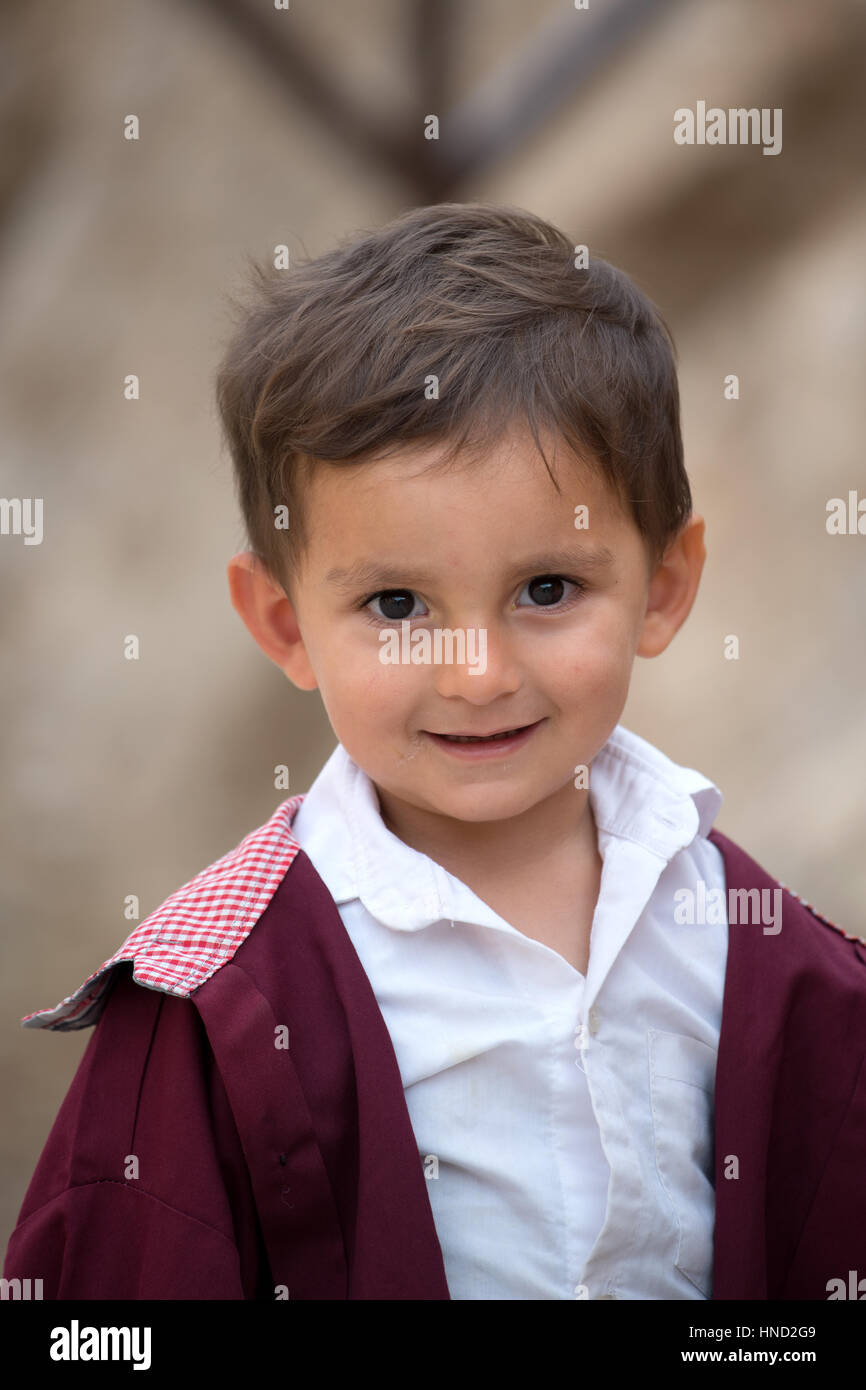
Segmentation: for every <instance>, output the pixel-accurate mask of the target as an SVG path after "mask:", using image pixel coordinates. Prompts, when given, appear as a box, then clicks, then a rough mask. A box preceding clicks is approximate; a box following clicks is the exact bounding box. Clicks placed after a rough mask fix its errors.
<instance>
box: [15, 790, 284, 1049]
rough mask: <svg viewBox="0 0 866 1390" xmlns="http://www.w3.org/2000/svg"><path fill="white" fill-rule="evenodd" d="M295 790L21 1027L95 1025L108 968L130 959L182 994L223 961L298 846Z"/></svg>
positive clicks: (137, 969)
mask: <svg viewBox="0 0 866 1390" xmlns="http://www.w3.org/2000/svg"><path fill="white" fill-rule="evenodd" d="M303 799H304V798H303V796H302V795H301V796H290V797H289V798H288V800H287V801H284V802H282V803H281V805H279V806H278V807H277V809H276V811H275V812H274V814H273V815H272V816H271V818H270V820H268V821H266V822H265V824H264V825H260V826H259V827H258V829H257V830H253V831H251V832H250V834H249V835H247V836H246V837H245V838H244V839H243V840H241V842H240V844H238V845H236V846H235V848H234V849H233V850H230V851H229V853H228V854H224V855H223V857H222V859H217V860H215V861H214V863H213V864H209V865H208V867H207V868H206V869H202V871H201V873H198V874H196V876H195V878H192V879H190V881H189V882H188V883H185V884H184V885H183V886H182V887H181V888H178V889H177V890H176V892H174V893H172V894H171V896H170V897H168V898H166V900H165V902H164V903H162V904H161V906H160V907H158V908H157V909H156V911H155V912H152V913H151V914H150V916H149V917H145V919H144V921H143V922H140V923H139V924H138V926H137V927H136V928H135V930H134V931H132V932H130V934H129V936H128V937H127V938H126V940H125V941H124V943H123V945H122V946H121V947H120V950H119V951H116V952H115V953H114V955H113V956H111V957H110V958H109V959H108V960H107V961H105V962H104V963H103V964H102V965H100V967H99V969H98V970H95V971H94V973H93V974H92V975H89V976H88V977H87V979H86V980H85V981H84V983H83V984H82V985H79V987H78V989H77V990H76V991H75V993H74V994H70V995H68V996H67V997H66V998H65V999H64V1000H63V1001H62V1002H61V1003H60V1004H58V1005H57V1007H56V1008H54V1009H40V1010H38V1011H37V1012H36V1013H32V1014H27V1015H26V1016H25V1017H24V1018H22V1020H21V1022H22V1024H23V1025H24V1027H25V1028H51V1029H58V1030H68V1029H73V1028H85V1027H87V1026H88V1024H91V1023H95V1022H96V1019H97V1017H98V1016H99V1014H100V1012H101V1010H102V1005H103V1003H104V999H103V995H104V993H105V990H106V988H107V986H108V983H109V980H110V971H111V968H112V966H114V965H118V964H119V963H120V961H125V960H131V961H132V962H133V972H132V975H133V979H134V980H137V982H138V983H139V984H140V985H146V986H147V987H148V988H150V989H159V990H163V991H164V992H165V993H166V994H178V995H181V996H186V995H189V994H191V993H192V991H193V990H195V989H198V987H199V985H203V984H204V982H205V980H208V979H210V977H211V975H212V974H213V973H214V971H215V970H219V968H220V966H221V965H225V964H226V962H227V961H230V960H231V958H232V956H233V955H234V953H235V951H236V950H237V949H238V947H239V946H240V945H241V943H242V942H243V941H245V940H246V938H247V937H248V936H249V934H250V932H251V931H252V929H253V927H254V926H255V924H256V922H257V921H258V920H259V918H260V917H261V915H262V913H263V912H264V910H265V908H266V907H267V905H268V903H269V902H270V900H271V898H272V897H273V896H274V893H275V892H276V891H277V888H278V887H279V885H280V883H281V882H282V880H283V879H284V877H285V875H286V871H287V870H288V868H289V866H290V864H291V863H292V861H293V859H294V858H295V856H296V854H297V853H298V850H299V849H300V848H301V846H300V845H299V844H298V841H297V840H296V839H294V837H293V836H292V832H291V825H292V821H293V819H294V817H295V813H296V812H297V810H298V808H299V806H300V805H301V802H302V801H303Z"/></svg>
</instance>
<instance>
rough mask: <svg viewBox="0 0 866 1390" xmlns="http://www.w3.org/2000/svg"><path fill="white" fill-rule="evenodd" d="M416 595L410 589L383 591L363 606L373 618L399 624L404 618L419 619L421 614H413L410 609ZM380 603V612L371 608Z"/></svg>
mask: <svg viewBox="0 0 866 1390" xmlns="http://www.w3.org/2000/svg"><path fill="white" fill-rule="evenodd" d="M415 598H416V595H415V594H413V593H412V590H411V589H383V590H382V591H381V593H378V594H374V595H373V597H372V598H370V599H368V600H367V602H366V603H365V604H364V607H365V608H369V609H370V610H371V612H372V614H373V616H374V617H377V618H385V619H386V620H387V621H388V622H391V623H399V622H402V621H403V619H404V618H420V617H421V616H422V614H420V613H413V612H412V607H413V604H414V603H415ZM376 603H381V604H382V608H381V610H379V609H376V608H373V607H372V605H373V604H376Z"/></svg>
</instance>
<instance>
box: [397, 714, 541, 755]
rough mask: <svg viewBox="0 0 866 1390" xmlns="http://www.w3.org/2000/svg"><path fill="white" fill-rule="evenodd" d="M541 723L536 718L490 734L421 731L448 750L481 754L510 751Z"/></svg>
mask: <svg viewBox="0 0 866 1390" xmlns="http://www.w3.org/2000/svg"><path fill="white" fill-rule="evenodd" d="M541 723H542V720H540V719H537V720H536V721H535V723H534V724H521V725H518V726H516V727H512V728H510V729H496V730H494V731H493V733H490V734H470V733H453V734H437V733H434V732H433V731H432V730H430V729H425V730H424V731H423V732H424V733H425V734H426V735H427V737H428V738H431V739H433V741H434V742H435V743H438V744H439V746H440V747H442V748H447V749H448V751H449V752H455V753H457V752H459V753H463V754H476V755H482V754H484V753H491V754H492V753H499V752H506V751H508V752H510V751H511V749H512V748H517V747H519V746H520V744H521V743H524V742H526V740H527V739H528V738H529V737H530V736H531V734H532V732H533V730H534V729H537V728H538V726H539V724H541Z"/></svg>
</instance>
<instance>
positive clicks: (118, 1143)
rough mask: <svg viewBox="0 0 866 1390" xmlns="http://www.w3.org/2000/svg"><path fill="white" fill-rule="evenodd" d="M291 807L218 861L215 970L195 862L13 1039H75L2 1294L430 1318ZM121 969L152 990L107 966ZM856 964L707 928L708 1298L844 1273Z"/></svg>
mask: <svg viewBox="0 0 866 1390" xmlns="http://www.w3.org/2000/svg"><path fill="white" fill-rule="evenodd" d="M300 800H301V798H292V799H291V801H289V802H286V803H284V806H283V808H281V810H282V812H283V819H282V820H281V821H279V823H278V824H277V815H278V814H279V813H275V816H274V818H272V821H271V822H269V823H268V826H269V827H271V831H270V834H271V838H270V839H269V840H268V841H267V842H266V848H267V854H268V855H270V858H267V856H264V857H263V851H262V843H263V841H262V838H261V832H256V833H257V834H258V835H259V839H258V840H257V841H256V851H257V854H256V856H253V855H252V851H249V852H248V853H247V859H246V860H243V859H241V860H238V858H237V855H238V854H240V851H241V850H242V849H243V845H246V844H247V841H244V842H243V844H242V846H240V847H239V848H238V849H237V850H236V851H233V852H232V855H230V856H226V857H225V859H224V860H221V861H219V864H220V865H225V866H226V867H225V869H224V871H223V879H222V880H221V881H222V883H223V885H225V884H229V886H231V885H232V884H233V883H234V884H236V885H237V893H240V891H241V889H242V888H243V889H247V890H248V891H247V897H246V899H245V900H244V902H243V903H242V905H241V909H238V910H237V913H236V905H234V906H232V908H231V912H230V914H229V915H230V916H233V917H234V920H233V921H232V922H231V926H230V929H229V930H226V929H225V920H224V918H220V922H221V923H222V926H221V927H220V928H219V931H218V932H217V933H216V935H217V936H219V935H220V932H221V933H222V937H223V938H224V940H223V942H222V947H221V948H220V947H215V946H214V941H215V934H214V932H215V929H214V926H213V915H214V913H215V912H216V908H215V907H214V906H213V900H214V890H213V887H212V885H213V883H214V882H215V881H217V879H215V877H214V872H213V866H211V867H210V868H209V870H206V871H203V874H202V875H199V876H198V877H197V879H195V880H193V881H192V884H191V885H187V886H186V887H185V889H184V890H178V893H177V894H175V895H173V897H172V898H170V899H168V900H167V902H166V904H163V906H162V908H161V909H159V910H158V913H157V914H153V916H152V918H148V919H146V921H145V922H144V923H142V925H141V927H140V928H138V929H136V932H134V933H133V935H132V937H131V938H130V942H132V945H131V946H130V944H129V943H126V949H125V950H124V948H121V952H119V953H118V955H117V956H116V957H114V958H112V962H108V963H106V966H104V967H102V968H101V970H100V971H99V972H97V973H96V975H94V976H91V977H90V979H89V981H87V982H85V985H82V986H81V987H80V989H79V990H78V991H76V994H75V995H73V996H69V999H68V1000H67V1001H65V1002H64V1005H62V1006H58V1008H57V1009H56V1010H54V1011H53V1012H52V1011H48V1010H46V1011H43V1014H44V1015H45V1016H46V1017H45V1019H44V1021H43V1019H41V1018H40V1016H39V1015H29V1016H28V1019H27V1020H25V1022H28V1023H29V1025H30V1026H46V1027H52V1028H59V1029H63V1028H70V1027H81V1026H86V1025H87V1024H88V1023H92V1022H93V1021H94V1020H95V1018H96V1017H97V1016H98V1017H99V1022H98V1026H97V1027H96V1029H95V1032H94V1034H93V1036H92V1038H91V1040H90V1043H89V1046H88V1048H87V1051H86V1052H85V1054H84V1056H83V1058H82V1060H81V1063H80V1065H79V1068H78V1071H77V1073H76V1075H75V1078H74V1080H73V1082H72V1085H71V1086H70V1089H69V1091H68V1093H67V1095H66V1098H65V1100H64V1102H63V1104H62V1106H61V1109H60V1111H59V1113H58V1116H57V1118H56V1120H55V1123H54V1126H53V1128H52V1130H51V1133H50V1135H49V1137H48V1140H47V1142H46V1145H45V1148H44V1150H43V1152H42V1155H41V1158H40V1160H39V1163H38V1166H37V1168H36V1171H35V1173H34V1176H33V1179H32V1181H31V1183H30V1186H29V1188H28V1191H27V1194H26V1197H25V1200H24V1204H23V1206H22V1209H21V1213H20V1216H19V1220H18V1225H17V1227H16V1229H15V1231H14V1233H13V1235H12V1238H11V1240H10V1243H9V1248H8V1252H7V1258H6V1262H5V1268H4V1275H5V1277H6V1278H7V1279H12V1278H20V1279H22V1280H23V1279H27V1278H29V1279H42V1280H43V1296H44V1297H45V1298H46V1299H78V1298H81V1299H96V1298H107V1299H118V1298H124V1299H152V1298H153V1299H256V1298H258V1299H268V1300H273V1299H274V1298H276V1297H289V1298H292V1299H347V1298H353V1299H356V1298H360V1299H447V1298H449V1291H448V1285H447V1282H446V1277H445V1268H444V1264H443V1259H442V1253H441V1249H440V1246H439V1241H438V1238H437V1234H436V1229H435V1226H434V1222H433V1215H432V1210H431V1206H430V1201H429V1197H428V1194H427V1189H426V1179H425V1177H424V1172H423V1167H422V1157H423V1155H421V1154H419V1151H418V1148H417V1145H416V1142H415V1137H414V1134H413V1131H412V1126H411V1122H410V1118H409V1112H408V1109H407V1106H406V1101H405V1097H404V1093H403V1087H402V1082H401V1078H400V1073H399V1068H398V1065H397V1059H396V1056H395V1053H394V1049H393V1045H392V1043H391V1038H390V1035H389V1033H388V1031H387V1028H386V1025H385V1022H384V1019H383V1017H382V1014H381V1011H380V1009H379V1006H378V1004H377V1002H376V998H375V996H374V994H373V991H372V988H371V985H370V982H369V980H368V979H367V976H366V974H365V973H364V970H363V968H362V966H361V963H360V961H359V959H358V956H357V954H356V952H355V949H354V946H353V945H352V942H351V939H350V938H349V936H348V934H347V932H346V930H345V928H344V926H343V923H342V920H341V918H340V915H339V912H338V911H337V908H336V905H335V904H334V902H333V899H332V898H331V896H330V893H329V892H328V890H327V888H326V887H325V885H324V883H323V882H322V880H321V878H320V877H319V875H318V873H317V872H316V870H315V869H314V867H313V865H312V862H311V861H310V859H309V858H308V857H307V855H306V854H304V852H303V851H302V850H300V849H299V846H298V844H297V841H293V840H292V838H291V829H290V827H291V817H292V815H293V814H294V809H295V808H296V806H297V805H299V804H300ZM275 825H276V829H274V828H273V827H274V826H275ZM266 828H267V827H266ZM251 838H252V837H248V841H249V840H251ZM709 838H710V839H711V840H712V842H713V843H714V844H716V845H717V847H718V848H719V850H720V851H721V853H722V855H723V857H724V861H725V873H726V879H727V887H728V890H729V891H730V890H731V889H737V888H746V889H749V888H758V889H769V890H771V891H772V890H773V889H776V888H780V887H782V885H780V884H779V883H777V882H776V881H775V880H774V879H772V878H771V877H770V876H769V875H768V874H766V873H765V872H764V870H763V869H762V868H761V867H760V866H759V865H758V864H757V863H756V862H755V861H754V860H753V859H751V858H750V857H749V856H748V855H747V854H746V853H745V852H744V851H743V850H742V849H740V848H739V847H738V846H737V845H735V844H734V843H733V842H732V841H731V840H729V839H728V838H727V837H726V836H725V835H723V834H721V833H720V832H718V831H716V830H713V831H711V832H710V836H709ZM274 844H276V846H277V848H276V849H274ZM266 858H267V862H265V859H266ZM251 864H252V865H253V866H254V867H253V868H252V869H251V868H250V865H251ZM239 866H240V867H239ZM241 871H243V872H241ZM208 874H210V878H207V877H206V875H208ZM250 883H252V888H250ZM263 884H264V895H265V898H266V899H267V901H266V903H265V905H264V907H263V908H262V905H261V900H260V899H259V900H258V901H256V900H255V893H256V891H261V890H262V885H263ZM195 885H198V888H197V895H198V896H197V897H196V898H195V899H194V901H196V902H199V903H200V902H201V901H202V895H203V894H204V892H205V888H207V894H208V896H207V906H208V911H209V912H210V914H211V916H210V918H207V923H208V924H209V928H208V931H207V932H206V933H205V936H206V940H205V941H204V942H203V941H202V933H201V932H199V934H198V935H195V934H193V936H187V937H185V936H184V931H185V930H186V928H184V927H183V926H175V927H174V929H167V926H166V924H167V923H169V924H171V923H172V922H173V918H172V916H171V912H170V907H171V905H172V904H173V903H175V904H176V902H177V900H178V899H179V898H180V895H181V894H182V893H184V892H186V893H187V895H188V899H187V900H192V899H189V893H190V891H191V889H192V888H193V887H194V886H195ZM251 899H253V905H252V907H250V906H249V904H250V900H251ZM219 902H220V904H221V905H222V906H224V903H223V900H222V899H219ZM244 908H246V910H247V911H246V917H244V915H243V909H244ZM154 920H156V923H157V925H156V927H155V928H151V929H149V931H148V930H143V929H145V928H147V927H148V923H151V922H152V921H154ZM202 920H203V921H204V920H205V918H202ZM239 924H240V928H241V932H240V936H237V935H235V936H233V935H232V932H233V931H234V932H237V929H238V927H239ZM184 942H185V943H186V944H185V945H184ZM136 943H138V945H136ZM142 943H143V944H142ZM178 943H180V945H178ZM226 943H227V944H226ZM184 951H186V952H187V954H184ZM196 952H198V953H199V956H198V957H196ZM133 958H134V961H135V977H136V979H139V978H141V977H144V979H145V981H146V983H148V984H149V986H150V987H142V985H141V984H140V983H136V982H135V980H134V979H133V975H132V971H131V970H130V968H129V965H128V964H124V963H123V962H124V961H125V960H128V959H133ZM191 960H193V964H194V965H195V964H196V962H197V970H196V968H193V966H191V965H190V961H191ZM202 961H204V964H202ZM864 967H866V943H864V942H863V941H862V940H861V939H860V938H859V937H856V936H852V935H850V934H849V933H847V932H844V931H843V930H842V929H841V928H839V927H836V926H834V925H833V924H832V923H829V922H827V921H826V919H824V918H822V917H820V916H819V915H818V914H817V913H815V912H814V911H813V910H812V909H810V908H809V907H808V905H806V904H804V903H802V901H801V900H800V899H798V898H797V897H796V896H795V895H793V894H792V893H790V892H789V891H788V890H787V889H785V890H784V892H783V899H782V929H781V932H779V933H778V935H772V934H765V933H764V932H763V930H762V927H761V926H760V925H731V926H730V927H729V947H728V959H727V968H726V975H725V990H724V1002H723V1011H722V1021H721V1033H720V1037H719V1047H718V1061H717V1071H716V1084H715V1169H716V1172H715V1186H716V1210H715V1251H714V1281H713V1298H715V1299H826V1298H827V1297H828V1291H827V1285H828V1281H829V1280H831V1279H834V1278H841V1279H843V1280H845V1281H846V1282H847V1281H848V1274H849V1270H858V1271H859V1272H860V1275H861V1276H862V1275H866V969H864ZM155 980H156V981H160V983H154V981H155ZM202 980H203V982H201V981H202ZM284 1026H285V1027H287V1028H288V1029H289V1046H288V1047H285V1046H282V1045H278V1043H280V1041H281V1040H282V1041H284V1040H285V1035H284V1032H283V1031H282V1030H283V1028H284ZM731 1155H734V1156H736V1160H737V1163H738V1169H739V1175H738V1176H737V1177H735V1178H734V1177H726V1176H725V1174H726V1171H727V1172H731V1170H732V1167H733V1165H732V1164H731V1162H730V1156H731ZM131 1156H134V1158H135V1159H137V1165H138V1166H137V1176H132V1175H131V1174H132V1172H133V1169H132V1166H131V1164H130V1157H131ZM503 1258H508V1252H507V1251H503Z"/></svg>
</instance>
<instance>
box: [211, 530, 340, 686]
mask: <svg viewBox="0 0 866 1390" xmlns="http://www.w3.org/2000/svg"><path fill="white" fill-rule="evenodd" d="M226 574H227V576H228V581H229V594H230V595H231V600H232V607H233V608H234V610H235V612H236V613H238V614H240V617H241V618H242V619H243V622H244V625H245V626H246V628H247V629H248V630H249V632H251V633H252V635H253V637H254V638H255V640H256V642H257V643H258V645H259V646H260V647H261V649H262V651H263V652H264V654H265V656H267V657H270V659H271V661H273V663H274V665H275V666H279V668H280V670H281V671H282V672H283V674H284V675H286V676H287V677H288V679H289V680H290V681H291V682H292V684H293V685H296V686H297V687H298V689H299V690H315V689H316V687H317V686H318V681H317V680H316V675H315V672H314V671H313V668H312V666H311V665H310V659H309V657H308V656H307V649H306V647H305V646H304V639H303V637H302V636H301V629H300V627H299V626H298V620H297V617H296V615H295V610H294V607H293V606H292V604H291V602H290V601H289V599H287V598H286V595H285V593H284V592H283V590H282V589H281V588H280V586H279V584H277V583H275V581H274V580H273V579H272V578H271V576H270V575H269V574H268V572H267V570H266V569H265V567H264V565H263V564H262V562H261V561H260V560H259V558H258V556H257V555H255V554H254V553H253V551H251V550H242V551H239V553H238V554H237V555H233V556H232V558H231V559H230V560H229V563H228V568H227V570H226Z"/></svg>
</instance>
